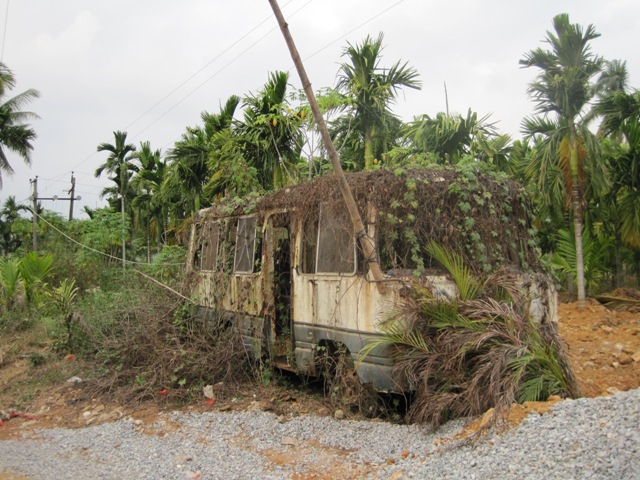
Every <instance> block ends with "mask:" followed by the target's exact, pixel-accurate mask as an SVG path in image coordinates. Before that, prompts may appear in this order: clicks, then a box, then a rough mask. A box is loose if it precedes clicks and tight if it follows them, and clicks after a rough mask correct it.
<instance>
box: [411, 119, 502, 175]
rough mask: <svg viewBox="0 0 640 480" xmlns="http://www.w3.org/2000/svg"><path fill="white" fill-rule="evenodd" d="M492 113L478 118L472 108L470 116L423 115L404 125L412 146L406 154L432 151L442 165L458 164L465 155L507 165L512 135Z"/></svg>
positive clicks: (429, 152)
mask: <svg viewBox="0 0 640 480" xmlns="http://www.w3.org/2000/svg"><path fill="white" fill-rule="evenodd" d="M488 120H489V115H485V116H484V117H482V118H478V114H477V113H476V112H473V111H471V110H469V111H468V112H467V116H466V117H463V116H462V115H460V114H447V113H444V112H440V113H438V114H437V115H436V116H435V117H433V118H432V117H430V116H429V115H420V116H418V117H416V118H414V120H413V121H412V122H410V123H409V124H408V125H406V127H405V128H404V137H405V139H406V140H408V141H409V143H410V146H409V149H408V152H407V154H409V155H412V154H415V153H422V154H425V153H426V154H431V156H432V157H433V161H435V163H439V164H456V163H458V162H459V161H460V160H462V159H463V158H464V157H471V158H473V159H474V160H479V161H483V162H485V163H489V164H493V165H497V166H499V167H500V168H502V169H506V168H507V154H508V152H509V143H510V142H511V138H510V137H509V136H508V135H500V134H499V133H498V130H497V128H496V127H495V124H494V123H489V121H488Z"/></svg>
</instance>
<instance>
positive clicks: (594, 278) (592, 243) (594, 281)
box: [550, 226, 609, 291]
mask: <svg viewBox="0 0 640 480" xmlns="http://www.w3.org/2000/svg"><path fill="white" fill-rule="evenodd" d="M554 239H555V245H556V246H555V251H554V253H553V254H552V255H550V265H551V267H552V269H553V271H554V272H555V274H556V275H557V276H558V279H559V280H560V281H564V280H565V279H566V278H567V277H569V276H570V277H572V278H573V279H574V281H575V280H576V275H577V274H576V271H577V268H576V265H577V263H576V241H575V236H574V235H573V232H571V231H568V230H565V229H561V230H558V232H557V233H556V235H555V236H554ZM582 239H583V242H582V254H583V258H584V279H585V283H586V287H587V290H588V291H593V290H594V289H597V288H598V287H599V286H600V285H601V283H602V280H603V279H604V277H605V274H606V272H607V270H608V268H607V265H606V263H605V256H606V252H607V249H608V248H609V245H607V243H603V240H604V239H599V238H597V237H594V236H593V235H592V234H591V230H590V228H589V227H588V226H587V228H585V230H584V232H583V234H582Z"/></svg>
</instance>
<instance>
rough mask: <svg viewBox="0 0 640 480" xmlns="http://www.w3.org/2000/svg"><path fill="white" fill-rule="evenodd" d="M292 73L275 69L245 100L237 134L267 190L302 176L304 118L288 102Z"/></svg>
mask: <svg viewBox="0 0 640 480" xmlns="http://www.w3.org/2000/svg"><path fill="white" fill-rule="evenodd" d="M288 81H289V74H288V73H286V72H273V73H271V74H270V75H269V80H268V81H267V83H266V84H265V85H264V87H263V88H262V89H261V90H260V91H259V92H258V93H257V94H254V95H250V96H249V97H247V98H246V99H245V102H244V107H245V110H244V119H243V122H242V123H241V124H239V125H237V127H236V129H235V133H237V134H238V135H239V136H240V137H241V144H242V148H243V156H244V158H245V160H246V161H247V163H248V165H249V166H250V167H253V168H255V171H256V172H257V174H258V179H259V181H260V184H261V185H262V187H263V188H264V189H266V190H272V189H274V188H278V187H281V186H283V185H286V184H287V183H290V182H291V181H292V180H294V179H295V178H296V177H297V175H298V169H299V165H300V162H301V151H302V143H303V134H302V125H303V123H304V120H303V119H302V118H301V116H299V115H298V112H296V111H294V110H293V109H292V108H291V107H290V106H289V104H288V102H287V82H288Z"/></svg>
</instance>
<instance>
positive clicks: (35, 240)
mask: <svg viewBox="0 0 640 480" xmlns="http://www.w3.org/2000/svg"><path fill="white" fill-rule="evenodd" d="M30 181H31V185H33V196H32V197H31V198H32V199H33V204H32V207H31V208H32V211H31V224H32V228H33V232H32V235H31V236H32V238H33V251H34V252H37V251H38V214H37V213H36V212H37V211H38V176H37V175H36V178H34V179H33V180H30Z"/></svg>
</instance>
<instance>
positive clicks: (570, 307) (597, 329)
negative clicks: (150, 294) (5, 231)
mask: <svg viewBox="0 0 640 480" xmlns="http://www.w3.org/2000/svg"><path fill="white" fill-rule="evenodd" d="M559 333H560V336H561V337H562V339H563V340H564V342H565V344H566V349H567V354H568V356H569V361H570V363H571V365H572V367H573V369H574V372H575V374H576V377H577V378H578V382H579V384H580V388H581V390H582V394H583V396H586V397H596V396H601V395H611V394H614V393H617V392H619V391H625V390H630V389H634V388H639V387H640V312H629V311H616V310H610V309H608V308H606V307H604V306H603V305H601V304H600V303H598V302H597V301H596V300H591V299H590V300H587V305H586V308H585V309H584V310H582V311H581V310H579V309H578V306H577V303H563V304H560V307H559ZM1 347H2V345H0V348H1ZM4 360H5V361H4V363H3V362H2V361H1V360H0V411H2V410H4V412H5V413H7V414H8V413H9V412H10V411H11V410H12V409H16V406H19V407H20V410H19V412H20V413H25V414H29V415H35V416H36V417H37V419H35V420H33V419H27V418H19V417H16V418H11V419H10V420H8V421H5V422H4V426H2V427H0V439H3V438H9V437H14V438H15V435H16V434H19V433H18V432H19V431H20V429H21V427H22V428H24V427H27V426H33V428H48V427H54V426H63V427H71V428H75V427H82V426H87V425H91V424H97V423H101V422H105V421H113V420H117V419H118V418H121V417H122V416H125V415H131V416H133V417H134V418H136V419H140V420H142V421H143V422H144V423H145V424H146V425H150V424H151V423H153V421H154V420H155V419H156V417H157V413H158V412H159V411H161V410H163V409H164V408H163V407H162V405H158V404H149V405H144V406H140V407H137V408H135V409H129V408H123V407H122V406H119V405H115V404H113V402H110V401H109V399H108V398H87V397H86V396H85V395H84V394H83V389H82V387H81V384H80V385H74V384H70V383H66V382H65V383H63V384H62V385H60V386H58V387H53V388H50V389H47V390H46V391H43V390H42V389H36V391H35V393H34V395H33V398H32V399H31V400H30V401H29V402H28V403H24V402H22V403H18V401H17V399H16V398H15V397H16V395H17V393H16V392H15V391H13V390H12V389H10V388H9V387H10V386H11V384H12V383H13V382H15V381H18V380H20V379H23V378H25V377H27V376H29V374H30V373H29V372H30V369H31V367H30V366H29V362H28V360H27V359H17V360H16V359H13V361H11V360H10V359H8V358H6V356H5V359H4ZM254 395H255V396H254ZM294 395H295V398H294V397H292V396H291V393H282V392H278V391H277V390H276V391H274V389H273V388H268V389H261V388H258V389H256V390H255V391H253V392H250V393H247V395H246V396H245V397H244V398H245V400H244V401H241V402H237V403H226V404H225V403H224V402H219V403H216V404H215V405H213V406H207V405H204V404H202V403H198V404H195V405H191V406H187V407H183V408H184V409H189V410H205V409H206V410H223V411H226V410H241V409H260V410H266V411H272V412H275V413H276V414H277V415H287V416H291V415H298V414H305V413H309V412H318V411H324V414H327V415H328V414H330V412H329V410H328V409H327V408H325V407H323V406H322V404H321V403H320V400H318V399H317V398H314V397H313V396H311V395H304V394H301V393H300V392H297V393H294ZM558 400H559V399H550V401H548V402H531V403H527V404H524V405H514V406H513V407H512V409H511V412H510V416H509V423H511V424H516V423H518V421H519V420H520V419H522V418H524V417H525V416H526V415H528V414H529V413H531V412H538V413H543V412H544V411H546V410H547V409H548V408H549V407H550V406H552V405H553V404H554V403H556V402H557V401H558ZM477 422H480V423H481V422H482V419H478V420H477ZM472 429H473V427H472Z"/></svg>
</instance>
